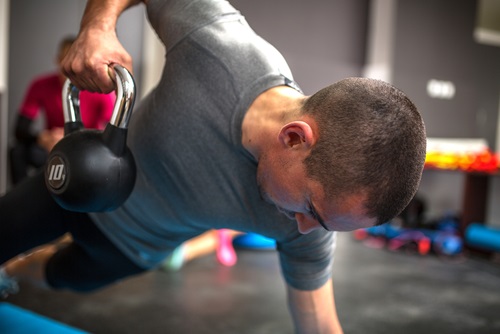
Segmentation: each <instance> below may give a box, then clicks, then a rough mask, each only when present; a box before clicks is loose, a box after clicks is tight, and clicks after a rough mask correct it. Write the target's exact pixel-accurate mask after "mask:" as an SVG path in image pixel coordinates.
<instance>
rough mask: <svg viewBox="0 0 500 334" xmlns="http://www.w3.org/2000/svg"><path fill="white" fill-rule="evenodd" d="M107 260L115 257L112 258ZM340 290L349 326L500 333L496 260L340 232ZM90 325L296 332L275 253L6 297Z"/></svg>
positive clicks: (244, 253) (384, 333)
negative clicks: (378, 242)
mask: <svg viewBox="0 0 500 334" xmlns="http://www.w3.org/2000/svg"><path fill="white" fill-rule="evenodd" d="M110 265H113V264H112V263H110ZM334 280H335V289H336V292H335V297H336V304H337V308H338V312H339V317H340V319H341V322H342V325H343V327H344V331H345V333H346V334H348V333H371V334H377V333H380V334H391V333H397V334H399V333H406V334H412V333H419V334H420V333H439V334H446V333H450V334H451V333H453V334H460V333H467V334H470V333H474V334H481V333H484V334H487V333H488V334H489V333H500V264H499V263H498V262H495V261H492V260H491V259H485V258H479V257H476V256H467V257H460V258H456V259H444V258H440V257H437V256H435V255H427V256H420V255H418V254H411V253H407V252H391V251H389V250H387V249H384V248H382V249H380V248H374V247H370V246H369V245H366V244H365V243H363V242H360V241H356V240H354V238H353V236H352V234H350V233H343V234H340V236H339V241H338V248H337V252H336V260H335V269H334ZM5 301H6V302H8V303H11V304H14V305H18V306H20V307H22V308H25V309H28V310H32V311H34V312H36V313H38V314H41V315H44V316H48V317H50V318H52V319H54V320H57V321H60V322H63V323H66V324H69V325H71V326H73V327H77V328H80V329H83V330H85V331H88V332H91V333H96V334H98V333H106V334H113V333H120V334H122V333H123V334H125V333H148V334H149V333H190V334H203V333H207V334H208V333H219V334H222V333H240V334H246V333H247V334H266V333H269V334H280V333H293V328H292V324H291V319H290V316H289V315H288V311H287V307H286V296H285V290H284V285H283V283H282V280H281V279H280V272H279V266H278V259H277V256H276V253H275V252H274V251H256V250H238V263H237V265H236V266H234V267H231V268H227V267H223V266H221V265H219V264H217V262H216V260H215V256H212V255H211V256H207V257H204V258H201V259H197V260H194V261H193V262H191V263H189V264H187V265H186V266H185V267H184V268H183V269H182V270H181V271H179V272H174V273H165V272H161V271H153V272H150V273H147V274H145V275H142V276H139V277H135V278H132V279H128V280H125V281H122V282H120V283H118V284H115V285H113V286H111V287H109V288H105V289H103V290H100V291H98V292H94V293H91V294H88V295H79V294H75V293H71V292H49V291H43V290H40V289H38V288H35V287H32V286H29V285H22V286H21V292H20V293H19V294H17V295H14V296H10V297H9V298H7V300H5Z"/></svg>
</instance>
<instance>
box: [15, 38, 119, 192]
mask: <svg viewBox="0 0 500 334" xmlns="http://www.w3.org/2000/svg"><path fill="white" fill-rule="evenodd" d="M73 42H74V37H72V36H71V37H66V38H64V39H62V40H61V42H60V43H59V47H58V51H57V58H56V63H57V66H58V70H57V71H56V72H52V73H46V74H43V75H41V76H38V77H36V78H35V79H34V80H33V81H32V82H31V83H30V85H29V88H28V90H27V92H26V95H25V96H24V99H23V102H22V104H21V106H20V108H19V114H18V116H17V120H16V128H15V134H16V143H15V145H14V146H13V147H12V148H11V150H10V166H11V174H12V183H13V184H17V183H19V182H20V181H21V180H22V179H24V178H25V177H26V176H27V175H28V171H29V168H30V167H33V168H35V169H37V168H40V167H42V166H43V165H44V164H45V161H46V160H47V156H48V152H49V151H50V150H51V149H52V147H53V146H54V145H55V144H56V143H57V142H58V141H59V140H60V139H61V138H62V137H63V135H64V130H63V126H64V118H63V111H62V110H63V109H62V99H61V91H62V87H63V84H64V81H66V76H65V75H64V73H62V70H61V69H60V64H61V62H62V60H63V58H64V56H65V55H66V52H67V51H68V50H69V48H70V47H71V45H72V44H73ZM114 102H115V96H114V93H112V94H98V93H91V92H82V94H81V113H82V118H83V124H84V125H85V127H87V128H96V129H103V128H104V126H105V125H106V123H107V122H108V121H109V119H110V118H111V114H112V112H113V106H114ZM41 114H43V116H44V118H45V128H44V129H43V130H42V131H40V132H38V133H36V134H33V133H32V132H33V129H32V128H33V123H34V121H35V120H36V119H37V118H38V117H39V116H40V115H41Z"/></svg>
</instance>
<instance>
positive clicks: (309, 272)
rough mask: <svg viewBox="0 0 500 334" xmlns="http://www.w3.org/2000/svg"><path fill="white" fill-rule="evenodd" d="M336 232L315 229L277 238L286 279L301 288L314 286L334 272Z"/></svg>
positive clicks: (310, 288)
mask: <svg viewBox="0 0 500 334" xmlns="http://www.w3.org/2000/svg"><path fill="white" fill-rule="evenodd" d="M336 237H337V235H336V232H328V231H323V230H315V231H313V232H311V233H309V234H305V235H302V234H297V235H296V236H295V237H294V238H292V239H290V240H287V241H283V242H278V243H277V248H278V251H279V254H280V257H279V258H280V263H281V270H282V273H283V276H284V278H285V281H286V282H287V283H288V284H289V285H290V286H292V287H293V288H295V289H298V290H315V289H317V288H319V287H321V286H322V285H324V284H325V283H326V282H327V281H328V279H329V278H330V277H331V275H332V266H333V253H334V251H335V244H336Z"/></svg>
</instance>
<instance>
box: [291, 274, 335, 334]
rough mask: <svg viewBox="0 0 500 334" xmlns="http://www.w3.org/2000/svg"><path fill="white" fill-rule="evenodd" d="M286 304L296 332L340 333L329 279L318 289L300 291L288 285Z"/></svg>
mask: <svg viewBox="0 0 500 334" xmlns="http://www.w3.org/2000/svg"><path fill="white" fill-rule="evenodd" d="M287 291H288V304H289V308H290V313H291V315H292V318H293V321H294V325H295V330H296V333H301V334H302V333H304V334H305V333H307V334H313V333H317V334H320V333H325V334H327V333H328V334H332V333H334V334H342V333H343V331H342V327H341V326H340V322H339V320H338V317H337V311H336V309H335V302H334V296H333V284H332V280H331V279H330V280H329V281H328V282H327V283H326V284H325V285H323V286H322V287H320V288H319V289H316V290H312V291H302V290H297V289H294V288H292V287H290V286H288V289H287Z"/></svg>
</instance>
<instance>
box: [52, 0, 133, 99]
mask: <svg viewBox="0 0 500 334" xmlns="http://www.w3.org/2000/svg"><path fill="white" fill-rule="evenodd" d="M139 2H140V1H139V0H115V1H106V0H89V1H87V6H86V8H85V13H84V14H83V18H82V22H81V27H80V33H79V34H78V37H77V39H76V41H75V42H74V43H73V45H72V46H71V48H70V50H69V51H68V53H67V54H66V56H65V57H64V59H63V61H62V64H61V66H62V71H63V72H64V74H65V75H66V76H67V77H68V78H69V79H70V80H71V82H72V83H73V85H75V86H76V87H77V88H79V89H80V90H88V91H91V92H99V93H109V92H111V91H113V90H114V89H115V85H114V82H113V81H114V78H115V75H114V71H113V67H112V66H113V65H114V64H119V65H121V66H123V67H125V68H126V69H127V70H129V71H130V72H132V58H131V56H130V55H129V53H128V52H127V51H126V50H125V49H124V47H123V46H122V44H121V43H120V41H119V40H118V37H117V35H116V22H117V20H118V17H119V16H120V14H121V13H122V12H123V11H124V10H125V9H127V8H129V7H130V6H133V5H136V4H138V3H139Z"/></svg>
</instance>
